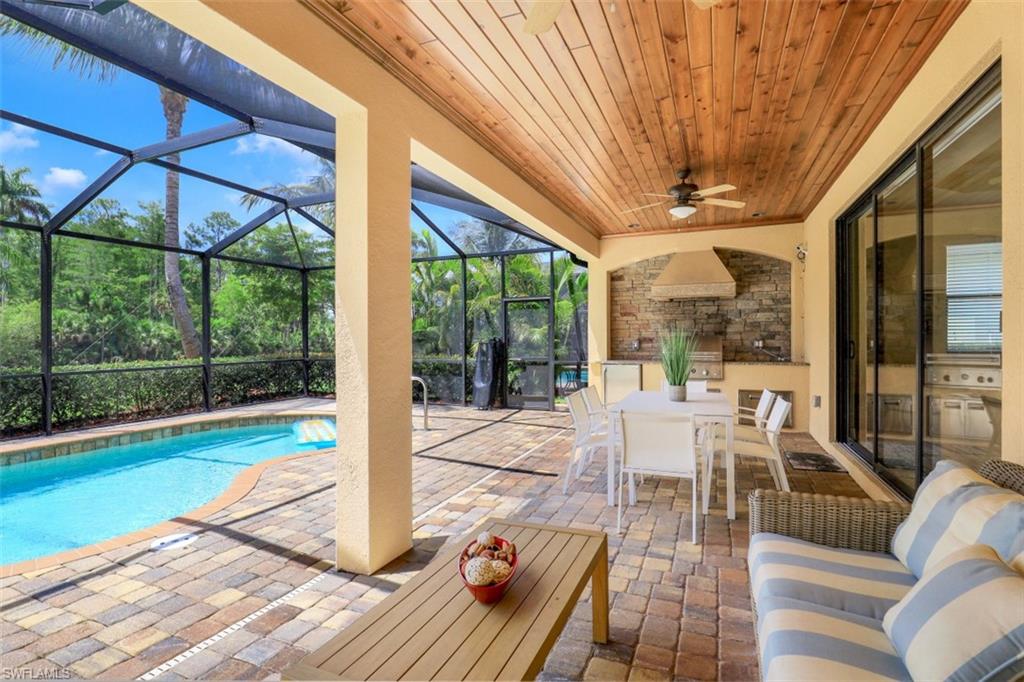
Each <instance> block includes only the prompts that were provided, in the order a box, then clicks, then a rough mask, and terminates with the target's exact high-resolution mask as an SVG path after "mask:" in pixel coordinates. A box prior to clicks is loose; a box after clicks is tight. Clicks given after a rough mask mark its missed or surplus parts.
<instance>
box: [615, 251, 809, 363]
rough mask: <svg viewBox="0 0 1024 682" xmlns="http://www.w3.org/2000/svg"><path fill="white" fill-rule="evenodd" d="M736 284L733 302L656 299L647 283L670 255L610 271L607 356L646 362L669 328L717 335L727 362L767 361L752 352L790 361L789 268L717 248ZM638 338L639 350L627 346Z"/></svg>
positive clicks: (767, 258) (781, 262) (765, 258)
mask: <svg viewBox="0 0 1024 682" xmlns="http://www.w3.org/2000/svg"><path fill="white" fill-rule="evenodd" d="M715 252H716V253H717V254H718V256H719V257H720V258H721V259H722V263H724V264H725V267H726V269H728V270H729V273H730V274H731V275H732V276H733V278H734V279H735V280H736V298H732V299H728V298H700V299H686V300H679V301H656V300H652V299H651V298H650V289H651V284H652V283H653V282H654V280H655V279H656V278H657V277H658V275H660V274H661V271H662V270H663V269H664V268H665V265H666V264H667V263H668V261H669V259H671V257H672V256H671V255H666V256H657V257H655V258H649V259H647V260H644V261H640V262H639V263H633V264H631V265H627V266H625V267H623V268H619V269H618V270H615V271H614V272H612V273H611V282H610V290H611V294H610V295H611V305H610V306H609V308H610V312H609V314H610V315H611V320H610V327H611V357H612V358H613V359H616V360H646V359H650V358H653V357H654V356H656V355H657V346H658V342H657V339H658V335H659V333H661V332H662V331H663V330H665V329H667V328H669V327H670V326H672V325H678V326H679V327H680V328H682V329H686V330H693V331H695V332H697V333H698V334H700V335H707V336H721V337H722V356H723V360H724V361H725V362H745V361H754V362H757V361H768V360H770V358H769V357H768V356H767V355H764V354H763V353H760V352H758V351H755V350H754V348H753V344H754V340H755V339H764V345H765V348H767V349H768V350H770V351H772V352H773V353H776V354H779V355H782V356H784V357H785V358H786V359H790V358H791V357H792V336H791V331H792V330H791V328H790V320H791V318H790V306H791V295H790V267H791V266H790V264H789V262H788V261H784V260H779V259H777V258H771V257H770V256H762V255H760V254H756V253H750V252H747V251H737V250H732V249H715ZM637 338H639V339H640V344H641V345H640V350H639V351H638V352H634V351H632V350H630V344H631V342H633V341H634V340H635V339H637Z"/></svg>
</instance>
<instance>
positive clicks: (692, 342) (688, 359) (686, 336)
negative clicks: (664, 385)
mask: <svg viewBox="0 0 1024 682" xmlns="http://www.w3.org/2000/svg"><path fill="white" fill-rule="evenodd" d="M696 350H697V336H696V334H691V333H690V332H684V331H681V330H678V329H673V330H671V331H669V332H666V333H665V334H662V336H661V368H662V369H663V370H664V371H665V380H666V381H667V382H668V399H669V400H672V401H674V402H684V401H685V400H686V380H687V379H689V378H690V370H691V369H692V368H693V356H694V353H695V352H696Z"/></svg>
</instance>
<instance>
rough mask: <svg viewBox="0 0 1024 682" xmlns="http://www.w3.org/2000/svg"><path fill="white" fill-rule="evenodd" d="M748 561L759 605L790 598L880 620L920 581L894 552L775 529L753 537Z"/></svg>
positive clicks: (755, 597)
mask: <svg viewBox="0 0 1024 682" xmlns="http://www.w3.org/2000/svg"><path fill="white" fill-rule="evenodd" d="M748 561H749V563H750V586H751V591H752V593H753V595H754V600H755V602H756V603H757V604H758V609H760V604H761V600H762V599H764V598H766V597H787V598H791V599H799V600H802V601H807V602H813V603H815V604H819V605H821V606H827V607H829V608H833V609H841V610H843V611H849V612H850V613H856V614H860V615H862V616H868V617H871V618H875V619H878V620H881V619H882V616H884V615H885V612H886V611H888V610H889V609H890V608H892V606H893V605H895V604H896V602H897V601H899V600H900V599H901V598H902V597H903V595H905V594H906V593H907V591H908V590H910V588H911V586H913V584H914V583H915V582H917V579H916V578H915V577H914V576H913V575H912V574H911V573H910V571H908V570H907V569H906V568H905V567H904V566H903V564H901V563H900V562H899V561H897V560H896V559H895V558H894V557H892V556H890V555H889V554H882V553H876V552H859V551H856V550H852V549H835V548H833V547H826V546H824V545H817V544H815V543H813V542H807V541H805V540H797V539H795V538H791V537H787V536H785V535H776V534H775V533H758V534H756V535H755V536H754V537H753V538H751V540H750V551H749V553H748Z"/></svg>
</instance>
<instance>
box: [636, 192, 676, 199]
mask: <svg viewBox="0 0 1024 682" xmlns="http://www.w3.org/2000/svg"><path fill="white" fill-rule="evenodd" d="M640 196H642V197H665V198H666V199H675V197H674V196H672V195H671V194H651V193H650V192H641V193H640Z"/></svg>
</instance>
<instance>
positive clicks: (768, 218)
mask: <svg viewBox="0 0 1024 682" xmlns="http://www.w3.org/2000/svg"><path fill="white" fill-rule="evenodd" d="M305 2H306V4H307V5H308V6H310V7H311V8H312V9H313V10H314V11H316V12H317V13H318V14H319V15H320V16H321V18H322V19H324V20H325V21H327V22H329V23H330V24H331V25H332V26H334V27H335V28H336V29H337V30H338V31H339V32H341V33H342V34H343V35H345V36H346V37H348V38H349V39H350V40H352V41H353V42H354V43H355V44H356V45H358V46H359V47H360V48H361V49H363V50H364V51H365V52H366V53H367V54H369V55H370V56H371V57H372V58H374V59H375V60H377V61H378V62H380V63H381V64H383V65H384V66H385V67H386V68H387V69H389V70H390V71H391V72H392V73H394V74H396V75H397V76H398V77H399V78H400V79H401V80H403V81H404V82H405V83H406V84H407V85H408V86H409V87H411V88H412V89H414V90H415V91H416V92H418V93H419V94H420V95H421V96H422V97H424V98H425V99H427V101H429V102H430V103H431V104H432V105H433V106H435V107H436V108H437V109H438V110H440V111H441V112H442V113H444V114H445V115H446V116H448V117H449V118H450V119H451V120H452V121H454V122H455V123H456V124H457V125H458V126H460V127H461V128H462V129H463V130H465V131H466V132H467V133H469V134H470V135H471V136H473V137H474V138H475V139H476V140H478V141H479V142H480V143H481V144H483V145H484V147H486V148H487V149H489V150H490V151H491V152H492V153H494V154H496V155H497V156H498V157H499V158H501V159H503V160H504V161H505V162H506V163H507V164H508V165H509V166H511V167H512V168H514V169H515V170H516V171H517V172H518V173H519V174H520V175H522V176H523V177H524V178H525V179H526V180H527V181H528V182H530V183H531V184H532V185H533V186H534V187H536V188H537V189H538V190H539V191H541V192H543V193H544V194H545V195H546V196H548V197H549V198H550V199H552V200H553V201H555V202H556V203H557V204H559V205H560V206H562V207H563V208H564V209H565V210H566V211H567V212H569V213H570V214H571V215H573V216H575V217H576V219H577V220H579V221H580V222H581V223H583V224H584V225H586V226H588V227H590V229H592V230H593V231H594V233H595V234H598V235H602V236H609V235H615V234H623V233H638V232H652V231H664V230H676V229H680V228H682V229H708V228H709V227H711V226H740V225H755V224H764V223H779V222H786V221H791V220H799V219H802V218H803V217H805V216H806V215H807V213H809V212H810V210H811V209H812V208H813V207H814V205H815V204H816V203H817V201H818V199H820V198H821V196H822V194H823V193H824V192H825V190H826V189H827V188H828V186H829V185H830V184H831V182H832V181H833V180H834V179H835V178H836V176H837V175H838V173H839V172H840V171H841V170H842V169H843V167H844V166H845V165H846V163H847V162H848V161H849V160H850V158H851V157H852V156H853V155H854V153H855V152H856V151H857V149H858V148H859V147H860V145H861V144H862V143H863V141H864V139H865V138H866V137H867V135H868V134H869V133H870V132H871V131H872V129H873V128H874V127H875V125H876V124H877V123H878V121H879V119H880V118H881V117H882V115H883V114H884V113H885V112H886V111H887V110H888V109H889V107H890V105H891V104H892V103H893V101H894V100H895V99H896V97H897V96H898V95H899V93H900V92H901V91H902V90H903V88H904V86H905V85H906V84H907V83H908V82H909V80H910V78H911V77H912V76H913V75H914V73H915V72H916V71H917V70H918V68H919V67H920V66H921V64H922V63H923V62H924V60H925V58H926V57H927V56H928V54H929V53H930V52H931V51H932V49H933V48H934V47H935V45H936V44H937V42H938V41H939V40H940V39H941V37H942V36H943V34H944V33H945V32H946V30H947V29H948V28H949V26H950V25H951V24H952V23H953V21H954V20H955V19H956V17H957V16H958V15H959V13H960V12H961V11H962V9H963V8H964V6H965V5H966V0H943V1H938V0H849V1H843V0H820V1H818V0H721V1H720V2H719V3H718V4H717V5H716V6H715V7H713V8H712V9H699V8H698V7H697V6H696V5H694V4H693V3H692V2H691V0H659V1H657V2H654V1H641V0H629V1H628V2H627V1H625V0H616V1H615V2H608V1H602V2H598V1H597V0H574V1H573V2H570V3H566V5H565V6H564V7H563V9H562V11H561V13H560V14H559V16H558V20H557V23H556V24H555V27H554V28H553V29H551V30H550V31H548V32H546V33H544V34H541V35H540V36H531V35H528V34H526V33H524V32H523V30H522V26H523V22H524V21H525V14H524V13H525V12H526V10H527V9H528V6H529V3H528V2H525V1H523V0H492V1H491V2H484V1H483V0H472V1H468V2H454V1H452V0H434V1H430V0H407V1H406V2H398V1H397V0H386V1H383V2H381V1H380V0H305ZM683 166H689V167H690V168H692V169H693V171H694V173H693V176H692V179H693V180H694V181H695V182H696V183H697V184H698V185H700V186H702V187H709V186H711V185H716V184H719V183H725V182H728V183H730V184H733V185H735V186H736V187H737V188H738V189H737V190H736V191H733V192H728V193H725V194H720V195H718V196H719V197H720V198H724V199H739V200H743V201H746V202H747V205H746V207H745V208H743V209H728V208H711V207H701V208H700V209H699V210H698V212H697V214H696V215H695V216H693V217H692V218H689V219H688V220H684V221H673V220H672V219H671V216H670V215H669V214H668V213H667V211H666V209H667V208H668V206H667V205H666V206H665V207H657V208H651V209H647V210H643V211H640V212H637V213H629V214H625V215H623V214H622V211H624V210H626V209H629V208H632V207H636V206H641V205H644V204H648V203H651V202H652V201H656V200H657V199H656V198H649V197H645V196H643V193H645V192H650V193H663V192H664V191H665V190H666V188H668V187H669V186H670V185H673V184H675V183H676V182H677V180H676V179H675V171H676V169H678V168H680V167H683ZM755 212H758V213H763V216H760V217H754V216H752V214H753V213H755ZM631 224H633V226H632V227H631Z"/></svg>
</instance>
